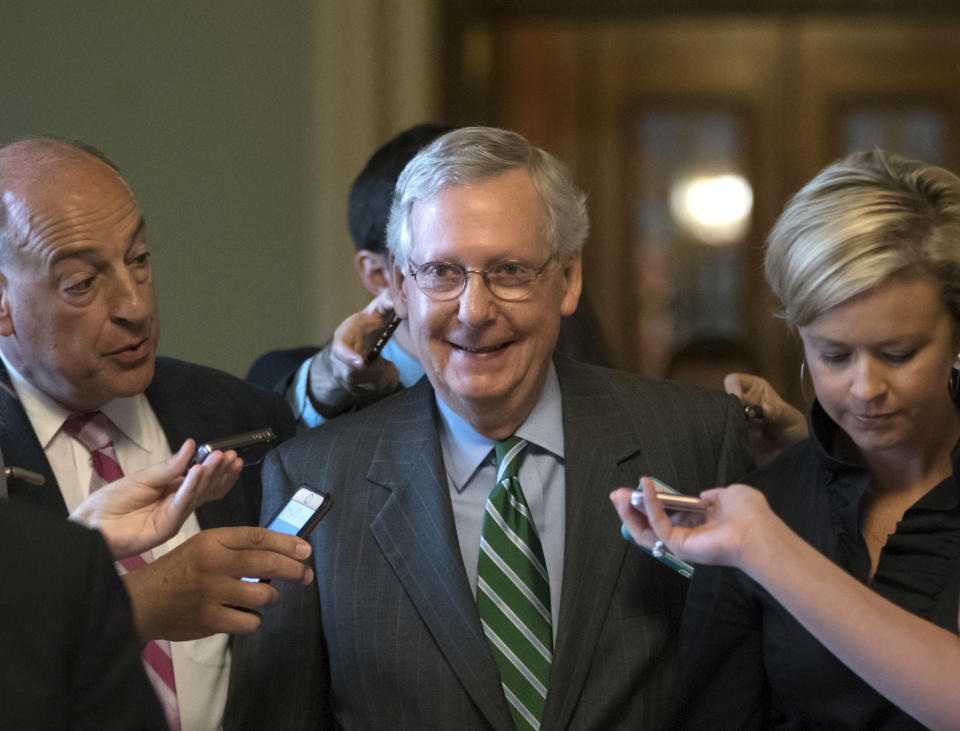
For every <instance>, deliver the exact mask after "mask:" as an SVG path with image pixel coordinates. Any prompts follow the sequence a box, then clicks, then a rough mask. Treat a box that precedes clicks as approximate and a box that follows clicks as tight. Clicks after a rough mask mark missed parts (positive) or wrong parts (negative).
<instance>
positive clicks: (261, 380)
mask: <svg viewBox="0 0 960 731" xmlns="http://www.w3.org/2000/svg"><path fill="white" fill-rule="evenodd" d="M321 347H323V346H320V345H305V346H303V347H300V348H291V349H289V350H271V351H270V352H269V353H264V354H263V355H261V356H260V357H259V358H257V359H256V360H255V361H254V362H253V365H252V366H250V370H249V371H247V382H249V383H252V384H253V385H254V386H260V388H267V389H270V390H271V391H277V392H278V393H283V392H284V391H286V390H287V387H288V386H289V385H290V382H291V381H292V380H293V376H294V375H295V374H296V372H297V371H298V370H299V369H300V366H301V365H302V364H303V361H305V360H306V359H307V358H312V357H313V356H314V355H316V354H317V353H319V352H320V348H321Z"/></svg>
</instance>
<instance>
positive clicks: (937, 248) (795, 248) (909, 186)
mask: <svg viewBox="0 0 960 731" xmlns="http://www.w3.org/2000/svg"><path fill="white" fill-rule="evenodd" d="M764 272H765V274H766V277H767V281H768V282H769V283H770V286H771V288H772V289H773V291H774V293H775V294H776V295H777V297H778V298H779V299H780V302H781V304H782V306H783V309H782V311H781V313H780V315H781V316H782V317H783V318H784V319H785V320H786V321H787V324H788V325H790V326H791V327H793V328H796V327H803V326H804V325H808V324H809V323H811V322H813V320H815V319H816V318H817V317H819V316H820V315H821V314H822V313H824V312H825V311H827V310H829V309H830V308H831V307H834V306H836V305H838V304H840V303H841V302H844V301H846V300H848V299H850V298H851V297H853V296H854V295H857V294H860V293H861V292H865V291H866V290H868V289H871V288H873V287H875V286H877V285H878V284H880V283H881V282H883V281H884V280H887V279H889V278H891V277H915V276H923V275H930V276H933V277H935V278H936V279H937V280H938V281H939V282H940V284H941V286H942V288H943V290H942V291H943V293H942V298H943V303H944V306H945V307H946V308H947V311H948V312H949V314H950V316H951V317H952V318H953V321H954V323H956V324H960V178H958V177H957V176H956V175H954V174H953V173H951V172H949V171H948V170H944V169H943V168H939V167H935V166H933V165H927V164H925V163H922V162H918V161H916V160H910V159H907V158H905V157H901V156H900V155H895V154H891V153H887V152H884V151H882V150H875V151H873V152H859V153H854V154H852V155H849V156H848V157H845V158H843V159H841V160H838V161H836V162H834V163H833V164H831V165H829V166H827V167H826V168H824V169H823V170H822V171H820V173H819V174H818V175H817V176H816V177H815V178H814V179H813V180H811V181H810V182H809V183H807V184H806V185H805V186H804V187H803V188H802V189H801V190H800V192H798V193H797V194H796V195H794V196H793V197H792V198H791V199H790V200H789V202H788V203H787V206H786V208H784V210H783V213H782V214H781V215H780V218H779V219H778V220H777V223H776V224H775V225H774V227H773V230H772V231H771V232H770V236H769V238H768V240H767V251H766V255H765V257H764Z"/></svg>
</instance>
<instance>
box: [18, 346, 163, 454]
mask: <svg viewBox="0 0 960 731" xmlns="http://www.w3.org/2000/svg"><path fill="white" fill-rule="evenodd" d="M0 360H3V364H4V365H5V366H6V367H7V372H8V373H9V374H10V381H11V382H12V383H13V388H14V390H15V391H16V392H17V397H18V398H19V399H20V403H21V404H22V405H23V410H24V411H26V412H27V418H28V419H29V420H30V424H31V425H32V426H33V430H34V432H35V433H36V435H37V439H38V440H39V441H40V445H41V446H42V447H43V448H44V449H46V448H47V447H48V446H49V445H50V442H51V441H52V440H53V438H54V437H55V436H56V435H57V432H59V431H60V427H62V426H63V422H65V421H66V420H67V417H69V416H70V414H71V413H72V412H71V411H69V410H68V409H65V408H64V407H63V406H61V405H60V404H58V403H57V402H56V401H54V400H53V399H52V398H50V397H49V396H47V395H46V394H45V393H43V391H41V390H40V389H39V388H37V387H36V386H34V385H33V384H32V383H31V382H30V381H28V380H27V379H26V378H24V377H23V375H22V374H21V373H20V371H18V370H17V369H16V368H14V367H13V364H11V363H10V361H9V360H8V359H7V357H6V356H5V355H4V353H3V351H2V350H0ZM149 408H150V405H149V402H148V401H147V397H146V396H144V395H143V394H142V393H141V394H137V395H136V396H130V397H128V398H119V399H114V400H113V401H111V402H109V403H107V404H105V405H104V406H102V407H101V408H100V411H102V412H103V413H104V415H105V416H106V417H107V418H108V419H109V420H110V422H111V423H112V424H113V425H114V427H116V429H117V430H118V431H119V432H120V433H121V434H122V435H123V436H124V437H126V438H127V439H129V440H130V441H131V442H133V443H134V444H136V445H137V446H138V447H141V448H143V449H146V448H147V444H146V428H145V427H146V422H145V420H144V409H147V410H149Z"/></svg>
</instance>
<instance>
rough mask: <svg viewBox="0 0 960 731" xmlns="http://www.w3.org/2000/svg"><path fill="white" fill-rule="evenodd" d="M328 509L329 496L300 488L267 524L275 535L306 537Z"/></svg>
mask: <svg viewBox="0 0 960 731" xmlns="http://www.w3.org/2000/svg"><path fill="white" fill-rule="evenodd" d="M329 509H330V496H329V495H327V494H326V493H324V492H317V491H316V490H311V489H310V488H309V487H303V486H301V487H300V488H299V489H298V490H297V491H296V492H295V493H294V494H293V497H292V498H290V499H289V500H288V501H287V504H286V505H284V506H283V507H282V508H281V509H280V512H279V513H277V514H276V516H275V517H274V519H273V520H271V521H270V522H269V523H268V524H267V528H269V529H270V530H275V531H277V533H286V534H287V535H291V536H300V537H301V538H304V537H306V536H307V535H308V534H309V533H310V531H312V530H313V529H314V527H316V525H317V523H319V522H320V519H321V518H322V517H323V516H324V515H325V514H326V512H327V511H328V510H329Z"/></svg>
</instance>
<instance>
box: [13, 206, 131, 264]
mask: <svg viewBox="0 0 960 731" xmlns="http://www.w3.org/2000/svg"><path fill="white" fill-rule="evenodd" d="M15 210H16V215H14V216H12V217H11V219H12V222H13V224H14V225H15V230H16V232H17V233H18V234H19V236H18V237H17V246H16V249H17V250H18V251H21V252H28V251H29V249H30V248H31V246H33V247H35V248H36V249H37V250H38V251H39V253H40V254H41V256H42V258H43V259H48V258H50V257H53V258H54V259H56V258H57V256H56V255H57V253H58V252H60V251H62V250H63V249H64V247H67V246H71V245H74V244H79V243H84V242H91V241H94V240H95V239H94V236H92V235H91V233H90V231H91V229H92V230H93V231H96V230H97V229H98V227H109V225H110V223H111V222H114V221H117V222H119V221H122V220H123V218H124V217H127V216H129V215H130V214H131V213H132V212H137V213H138V215H137V223H136V226H135V228H134V229H133V231H132V232H131V233H130V234H129V235H128V236H126V237H125V238H126V240H127V241H128V242H129V241H132V240H134V239H135V238H136V237H137V236H138V235H139V234H140V232H141V231H142V230H143V228H144V223H143V218H142V216H140V215H139V211H138V209H137V207H136V202H135V201H134V200H133V199H132V198H129V197H128V198H125V199H123V200H121V201H120V202H118V203H117V205H113V206H109V207H106V208H105V207H104V206H103V205H102V204H100V205H87V204H86V203H85V202H82V201H76V202H70V201H68V202H66V203H60V202H57V203H56V204H55V205H54V206H52V207H44V206H40V207H39V210H38V209H37V208H33V209H31V208H30V207H29V204H28V202H27V201H25V200H20V201H18V204H17V206H16V209H15ZM124 248H125V250H126V249H127V248H129V246H125V247H124Z"/></svg>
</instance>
